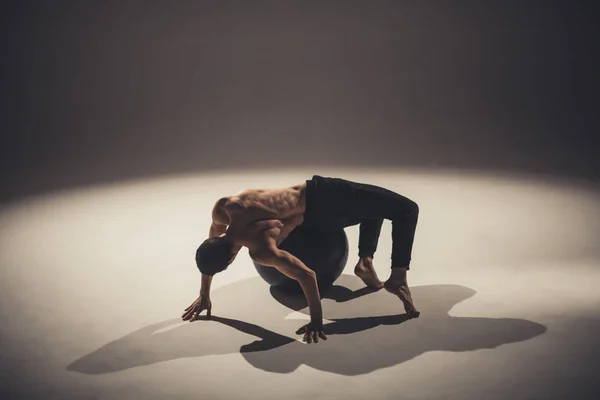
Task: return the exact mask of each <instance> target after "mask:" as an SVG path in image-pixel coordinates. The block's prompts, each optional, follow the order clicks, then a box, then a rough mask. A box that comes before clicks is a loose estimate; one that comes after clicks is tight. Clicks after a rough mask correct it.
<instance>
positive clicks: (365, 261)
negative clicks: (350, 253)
mask: <svg viewBox="0 0 600 400" xmlns="http://www.w3.org/2000/svg"><path fill="white" fill-rule="evenodd" d="M358 262H359V263H362V264H363V265H372V264H373V257H369V256H363V257H359V260H358Z"/></svg>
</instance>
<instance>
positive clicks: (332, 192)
mask: <svg viewBox="0 0 600 400" xmlns="http://www.w3.org/2000/svg"><path fill="white" fill-rule="evenodd" d="M418 214H419V208H418V206H417V204H416V203H415V202H413V201H412V200H410V199H408V198H406V197H404V196H401V195H399V194H397V193H394V192H392V191H390V190H387V189H384V188H381V187H378V186H373V185H368V184H363V183H356V182H351V181H347V180H344V179H340V178H327V177H321V176H319V175H314V176H313V177H312V179H309V180H307V181H305V182H304V183H302V184H299V185H295V186H291V187H287V188H283V189H266V190H263V189H250V190H245V191H243V192H241V193H239V194H237V195H233V196H228V197H223V198H221V199H219V200H218V201H217V202H216V203H215V205H214V207H213V210H212V224H211V226H210V230H209V238H208V239H207V240H205V241H204V242H203V243H202V245H201V246H200V247H199V248H198V251H197V252H196V263H197V266H198V268H199V270H200V272H201V273H202V283H201V288H200V296H199V297H198V298H197V299H196V300H195V301H194V302H193V303H192V304H191V305H190V306H189V307H188V308H186V309H185V311H184V314H183V316H182V318H183V320H185V321H195V320H197V319H199V314H200V313H201V312H202V311H204V310H206V311H207V317H208V318H210V316H211V308H212V304H211V301H210V284H211V281H212V277H213V275H214V274H215V273H217V272H221V271H223V270H225V269H226V268H227V266H228V265H229V264H231V263H232V262H233V260H234V259H235V257H236V255H237V253H238V252H239V251H240V249H241V248H242V247H243V246H245V247H247V248H248V253H249V255H250V257H251V258H252V259H253V260H254V261H256V262H258V263H260V264H262V265H265V266H271V267H274V268H276V269H277V270H279V271H280V272H281V273H283V274H284V275H287V276H288V277H290V278H292V279H295V280H296V281H298V283H299V284H300V286H301V287H302V290H303V292H304V295H305V296H306V300H307V303H308V307H309V310H310V317H311V319H310V323H308V324H306V325H304V326H302V327H301V328H300V329H299V330H298V331H297V332H296V333H298V334H302V335H304V336H303V340H304V341H305V342H307V343H311V342H315V343H317V342H318V341H319V338H321V339H324V340H325V339H327V337H326V336H325V333H324V332H323V315H322V309H321V298H320V294H319V288H318V286H317V280H316V277H315V273H314V272H313V271H312V270H311V269H310V268H308V267H307V266H306V265H305V264H304V263H303V262H302V261H300V260H299V259H298V258H297V257H295V256H293V255H292V254H290V253H289V252H286V251H284V250H281V249H279V248H278V246H279V244H280V243H281V242H282V241H283V240H284V239H285V238H286V237H287V236H288V235H289V233H290V232H291V231H293V230H294V228H296V227H297V226H298V225H303V226H309V227H315V228H319V229H325V230H327V229H332V228H340V227H342V228H343V227H347V226H352V225H357V224H360V235H359V261H358V263H357V264H356V266H355V268H354V273H355V274H356V275H357V276H358V277H359V278H361V279H362V280H363V282H364V283H365V284H366V285H367V286H368V287H371V288H374V289H381V288H382V287H383V288H385V289H386V290H387V291H388V292H390V293H392V294H394V295H395V296H397V297H398V298H400V300H401V301H402V303H403V305H404V309H405V311H406V313H407V314H408V316H410V317H412V318H416V317H418V316H419V315H420V313H419V311H417V309H416V308H415V305H414V302H413V300H412V296H411V293H410V289H409V287H408V282H407V279H406V272H407V271H408V270H409V264H410V260H411V251H412V245H413V240H414V235H415V229H416V225H417V219H418ZM384 219H389V220H391V221H392V265H391V267H392V268H391V274H390V277H389V278H388V280H386V281H385V283H383V282H381V281H380V280H379V278H378V277H377V274H376V273H375V269H374V267H373V254H374V253H375V250H376V247H377V241H378V238H379V233H380V230H381V225H382V223H383V220H384Z"/></svg>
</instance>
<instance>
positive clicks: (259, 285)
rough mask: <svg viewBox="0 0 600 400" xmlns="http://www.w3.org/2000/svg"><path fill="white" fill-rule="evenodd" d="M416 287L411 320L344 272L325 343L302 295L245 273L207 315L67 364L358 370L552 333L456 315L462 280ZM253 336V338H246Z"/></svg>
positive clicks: (111, 368) (333, 296)
mask: <svg viewBox="0 0 600 400" xmlns="http://www.w3.org/2000/svg"><path fill="white" fill-rule="evenodd" d="M412 292H413V297H414V299H415V302H416V304H417V305H418V308H419V310H420V311H421V317H420V318H418V319H411V320H407V318H406V317H405V315H404V312H403V307H402V304H401V302H400V300H398V299H397V298H395V297H394V296H392V295H391V294H389V293H387V292H385V291H378V292H373V291H372V290H369V289H367V288H364V285H363V284H362V282H361V281H360V280H359V279H358V278H356V277H354V276H350V275H342V276H341V277H340V278H339V279H338V280H337V281H336V285H335V286H334V287H333V288H331V289H330V290H329V291H327V292H325V293H323V294H322V297H323V301H322V304H323V314H324V316H325V317H326V318H327V319H328V321H327V322H326V324H325V333H326V334H327V335H328V340H327V341H323V340H321V341H320V342H319V343H318V344H310V345H309V344H304V343H301V342H300V341H299V339H300V336H299V335H295V331H296V330H297V329H298V328H299V327H300V326H302V325H304V324H305V323H307V322H308V316H307V314H308V309H307V307H306V302H305V300H304V298H303V297H302V296H290V295H286V294H284V293H281V292H279V291H278V290H275V289H273V288H271V289H270V290H269V288H268V286H267V285H266V284H265V283H264V282H263V281H262V280H261V279H260V278H258V277H256V278H251V279H246V280H244V281H241V282H236V283H233V284H230V285H227V286H225V287H222V288H220V289H217V290H215V291H214V293H213V294H212V295H211V298H212V302H213V318H212V320H211V321H206V320H201V321H197V322H193V323H189V322H181V320H180V319H172V320H167V321H162V322H159V323H157V324H153V325H150V326H147V327H144V328H142V329H139V330H137V331H135V332H132V333H130V334H128V335H126V336H123V337H121V338H119V339H117V340H115V341H113V342H110V343H108V344H106V345H104V346H102V347H100V348H99V349H97V350H95V351H93V352H91V353H90V354H87V355H85V356H83V357H81V358H80V359H78V360H76V361H74V362H73V363H71V364H70V365H69V366H68V367H67V369H68V370H70V371H77V372H82V373H86V374H102V373H109V372H115V371H121V370H124V369H128V368H134V367H139V366H144V365H150V364H154V363H158V362H163V361H169V360H174V359H178V358H186V357H203V356H207V355H216V354H230V353H238V352H239V353H241V354H242V355H243V357H244V358H245V359H246V361H247V362H248V363H250V364H252V365H253V366H255V367H256V368H260V369H262V370H265V371H270V372H278V373H288V372H292V371H294V370H295V369H297V368H298V367H299V366H300V365H302V364H305V365H308V366H310V367H313V368H316V369H319V370H322V371H328V372H333V373H337V374H341V375H359V374H366V373H369V372H372V371H374V370H377V369H380V368H386V367H390V366H393V365H396V364H399V363H402V362H406V361H408V360H411V359H412V358H415V357H417V356H419V355H421V354H423V353H426V352H428V351H452V352H461V351H471V350H479V349H493V348H496V347H498V346H501V345H504V344H509V343H514V342H520V341H524V340H528V339H531V338H534V337H535V336H538V335H541V334H542V333H544V332H545V331H546V327H545V326H543V325H540V324H537V323H535V322H531V321H527V320H523V319H513V318H473V317H452V316H450V315H449V314H448V312H449V311H450V309H451V308H452V307H453V306H454V305H456V304H457V303H459V302H461V301H463V300H465V299H468V298H470V297H472V296H474V295H475V291H474V290H472V289H469V288H466V287H464V286H459V285H430V286H416V287H414V288H413V289H412ZM273 298H275V300H277V301H276V302H274V301H273ZM185 306H187V304H185V305H183V304H182V310H181V311H183V308H185ZM373 315H376V316H373ZM286 316H287V317H286ZM244 320H246V321H248V320H252V321H253V322H256V323H257V324H260V326H259V325H257V324H254V323H250V322H245V321H244ZM232 328H233V329H232ZM249 336H252V337H255V338H257V339H256V340H254V341H252V342H250V343H248V339H249Z"/></svg>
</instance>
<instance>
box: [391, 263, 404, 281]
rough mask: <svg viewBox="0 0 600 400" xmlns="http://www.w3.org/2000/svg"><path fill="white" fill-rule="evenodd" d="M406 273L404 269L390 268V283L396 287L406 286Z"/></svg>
mask: <svg viewBox="0 0 600 400" xmlns="http://www.w3.org/2000/svg"><path fill="white" fill-rule="evenodd" d="M406 272H407V269H406V268H404V267H392V273H391V275H390V281H391V282H392V283H394V284H397V285H406V284H407V280H406Z"/></svg>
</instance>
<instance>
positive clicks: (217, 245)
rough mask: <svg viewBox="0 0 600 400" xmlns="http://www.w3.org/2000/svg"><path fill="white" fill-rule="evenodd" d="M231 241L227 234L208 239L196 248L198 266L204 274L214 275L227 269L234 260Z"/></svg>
mask: <svg viewBox="0 0 600 400" xmlns="http://www.w3.org/2000/svg"><path fill="white" fill-rule="evenodd" d="M232 257H233V253H232V252H231V242H230V241H229V238H228V237H227V236H220V237H212V238H208V239H206V240H205V241H204V242H202V244H201V245H200V247H198V250H196V266H198V269H199V270H200V272H202V273H203V274H204V275H209V276H213V275H214V274H216V273H217V272H221V271H224V270H226V269H227V266H228V265H229V262H230V261H231V260H232Z"/></svg>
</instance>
